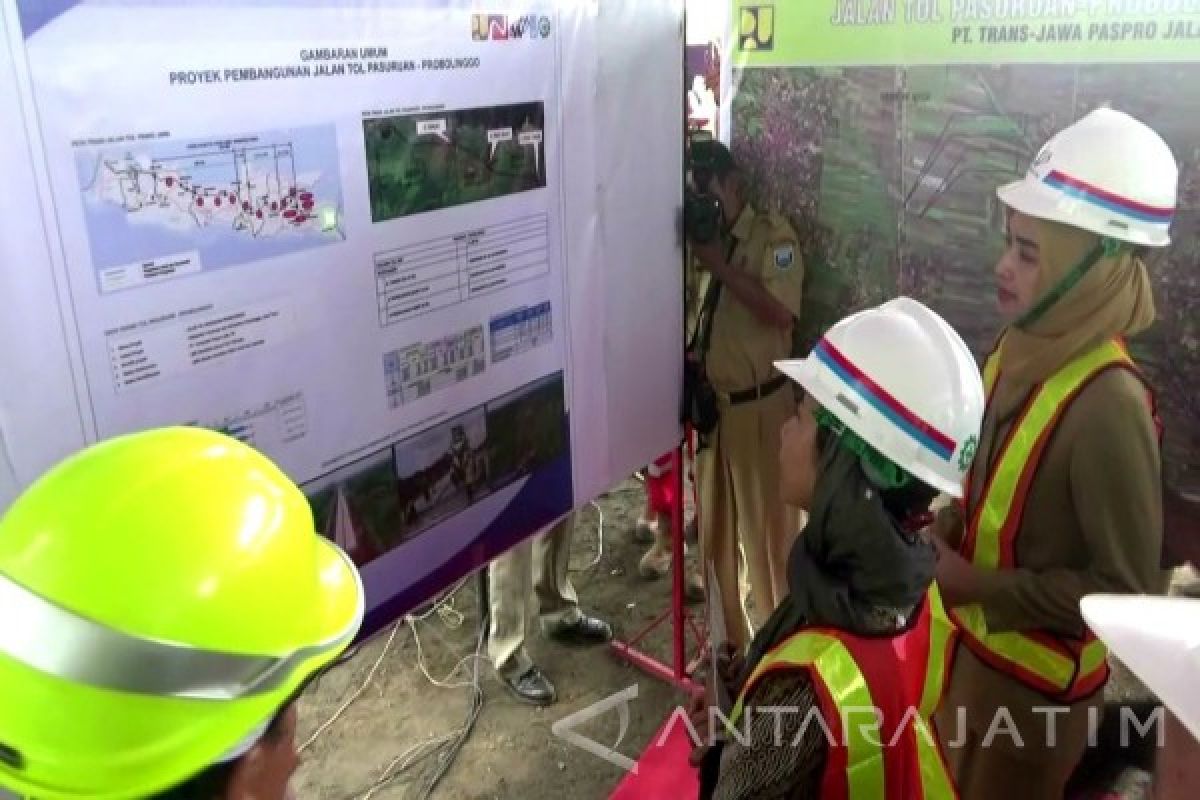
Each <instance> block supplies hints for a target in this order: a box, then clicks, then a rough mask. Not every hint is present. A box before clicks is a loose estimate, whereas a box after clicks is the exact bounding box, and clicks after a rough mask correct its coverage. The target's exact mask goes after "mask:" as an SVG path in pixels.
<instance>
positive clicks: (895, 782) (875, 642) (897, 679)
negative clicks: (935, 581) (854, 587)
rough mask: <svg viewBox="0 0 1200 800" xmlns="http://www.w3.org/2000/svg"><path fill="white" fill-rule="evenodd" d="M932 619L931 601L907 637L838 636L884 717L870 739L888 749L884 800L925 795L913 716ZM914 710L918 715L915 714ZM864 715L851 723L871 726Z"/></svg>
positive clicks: (921, 685) (922, 682)
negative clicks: (873, 738) (875, 740)
mask: <svg viewBox="0 0 1200 800" xmlns="http://www.w3.org/2000/svg"><path fill="white" fill-rule="evenodd" d="M932 619H933V616H932V614H930V613H929V600H928V598H926V600H925V601H924V602H922V604H921V610H920V612H919V614H918V616H917V624H916V625H914V626H913V627H912V628H910V629H909V630H908V631H907V632H906V633H903V634H900V635H898V636H891V637H863V636H853V635H850V634H847V633H841V632H839V633H836V634H834V635H835V636H837V638H838V639H839V640H840V641H841V642H842V644H844V645H845V646H846V649H847V650H849V651H850V655H852V656H853V657H854V663H855V664H857V665H858V669H859V670H860V671H861V672H862V674H863V677H864V678H865V679H866V681H867V687H868V688H869V689H870V690H871V700H872V702H873V703H874V704H875V707H876V708H877V709H879V711H880V712H881V713H882V716H883V722H882V724H881V725H880V726H879V730H878V732H877V734H876V733H874V732H871V733H869V734H868V735H871V736H875V735H877V738H878V740H879V741H880V742H882V744H883V748H882V749H883V770H884V779H885V781H886V784H885V785H886V787H887V793H886V795H885V796H884V800H919V798H921V797H923V796H924V786H923V784H922V782H921V762H920V759H919V757H918V756H917V735H918V734H917V732H916V731H915V730H914V729H913V718H912V715H913V714H915V713H917V711H916V710H917V709H919V708H920V705H921V694H922V692H923V691H924V688H925V673H926V669H927V665H928V664H929V647H930V628H931V624H932ZM910 708H911V709H914V711H912V712H910V711H909V709H910ZM822 711H824V709H822ZM864 716H865V715H863V714H861V713H860V714H858V715H857V718H856V719H852V720H851V724H857V725H863V724H866V721H865V720H864V719H863V717H864ZM839 749H841V748H839ZM843 770H844V767H843ZM841 796H843V797H844V796H845V795H841Z"/></svg>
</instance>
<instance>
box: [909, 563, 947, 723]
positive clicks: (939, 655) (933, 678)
mask: <svg viewBox="0 0 1200 800" xmlns="http://www.w3.org/2000/svg"><path fill="white" fill-rule="evenodd" d="M926 598H927V602H928V603H929V614H930V620H929V666H928V667H927V668H926V670H925V685H924V687H923V688H922V690H921V706H920V708H919V709H918V710H919V711H920V712H921V716H923V717H932V716H933V713H934V712H935V711H937V707H938V706H939V705H940V704H941V701H942V694H943V692H944V691H945V688H946V668H947V666H948V664H947V662H948V661H949V656H950V644H951V640H952V638H953V637H954V623H953V622H951V621H950V617H949V615H948V614H946V607H945V605H943V604H942V595H941V592H939V591H938V588H937V584H936V583H935V584H932V585H930V587H929V592H928V593H927V594H926Z"/></svg>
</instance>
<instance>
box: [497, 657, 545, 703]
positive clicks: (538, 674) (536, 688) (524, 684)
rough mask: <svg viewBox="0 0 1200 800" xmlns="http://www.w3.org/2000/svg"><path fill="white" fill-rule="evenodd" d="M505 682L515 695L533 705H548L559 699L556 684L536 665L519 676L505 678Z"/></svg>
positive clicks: (523, 701)
mask: <svg viewBox="0 0 1200 800" xmlns="http://www.w3.org/2000/svg"><path fill="white" fill-rule="evenodd" d="M503 683H504V685H505V686H506V687H507V688H508V691H509V692H511V693H512V695H513V697H515V698H517V699H518V700H520V701H521V702H522V703H528V704H529V705H531V706H539V707H543V706H548V705H550V704H551V703H553V702H554V701H555V700H557V699H558V694H557V693H556V692H555V691H554V684H553V683H551V682H550V679H549V678H547V677H546V676H545V675H544V674H542V671H541V670H540V669H538V668H537V667H536V666H534V667H530V668H529V669H527V670H526V671H525V672H524V673H523V674H522V675H521V676H520V677H518V678H504V679H503Z"/></svg>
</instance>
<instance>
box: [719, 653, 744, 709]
mask: <svg viewBox="0 0 1200 800" xmlns="http://www.w3.org/2000/svg"><path fill="white" fill-rule="evenodd" d="M745 663H746V659H745V658H744V657H743V655H742V653H741V651H740V650H738V649H737V647H736V646H735V645H734V644H733V642H722V643H721V645H720V646H719V647H718V648H717V673H718V677H719V678H720V679H721V681H722V682H723V683H724V684H725V687H726V688H727V689H728V690H729V696H730V697H735V696H737V693H738V685H737V684H738V679H739V678H740V677H741V676H742V669H743V668H744V666H745Z"/></svg>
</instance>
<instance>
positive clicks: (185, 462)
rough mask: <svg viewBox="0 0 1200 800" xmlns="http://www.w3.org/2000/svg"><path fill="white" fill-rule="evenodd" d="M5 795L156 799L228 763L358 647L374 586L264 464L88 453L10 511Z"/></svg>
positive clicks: (2, 596) (239, 451)
mask: <svg viewBox="0 0 1200 800" xmlns="http://www.w3.org/2000/svg"><path fill="white" fill-rule="evenodd" d="M0 609H2V612H3V619H2V620H0V787H4V788H7V789H9V790H12V791H15V792H17V793H20V794H24V795H30V796H33V797H36V798H38V799H39V800H65V799H66V798H97V799H100V798H112V799H113V800H117V799H118V798H120V799H121V800H125V799H126V798H142V797H146V796H148V795H152V794H154V793H156V792H160V791H162V790H164V789H167V788H169V787H171V786H174V785H176V784H178V783H180V782H182V781H184V780H186V779H187V778H190V777H192V776H193V775H195V774H197V773H199V772H200V771H202V770H204V769H205V768H207V767H208V766H209V765H211V764H214V763H217V762H219V761H221V760H223V759H225V758H227V757H228V756H229V755H230V753H231V752H236V749H237V748H238V746H239V745H244V743H245V741H246V739H247V737H248V736H252V735H253V733H254V732H255V731H256V730H259V729H260V728H261V727H262V726H263V724H264V723H266V722H267V721H268V720H270V719H271V718H272V717H273V716H274V715H275V713H276V712H277V711H278V710H279V708H280V707H281V706H282V705H283V704H284V703H286V702H287V700H289V699H290V698H291V697H292V696H293V695H294V694H295V693H296V692H297V691H298V689H299V688H300V687H302V686H303V684H304V683H305V682H306V681H307V680H308V678H310V677H311V676H312V674H313V673H314V672H316V671H317V670H318V669H320V668H321V667H323V666H325V665H327V664H328V663H330V662H331V661H332V660H333V659H334V658H336V657H337V656H338V654H339V653H341V652H342V651H343V650H344V649H345V647H346V646H347V645H348V644H349V643H350V642H351V640H352V638H353V637H354V635H355V634H356V633H357V631H358V628H359V626H360V624H361V623H362V616H363V590H362V583H361V581H360V580H359V576H358V572H357V571H356V570H355V568H354V566H353V564H351V562H350V560H349V559H348V558H347V557H346V556H345V555H344V554H343V553H342V552H341V551H340V550H339V549H338V548H337V547H336V546H335V545H334V544H333V543H332V542H330V541H328V540H327V539H325V538H323V537H321V536H318V535H317V534H316V532H315V530H314V527H313V520H312V511H311V510H310V508H309V505H308V502H307V500H306V499H305V497H304V495H303V494H301V492H300V490H299V489H298V488H296V486H295V485H294V484H293V483H292V482H291V481H290V480H288V478H287V477H286V476H284V474H283V473H282V472H280V470H279V469H278V468H277V467H276V466H275V465H274V464H273V463H271V461H269V460H268V459H267V458H265V457H264V456H262V455H260V454H259V453H258V452H256V451H255V450H253V449H251V448H250V447H247V446H246V445H244V444H242V443H241V442H238V441H236V440H234V439H230V438H228V437H226V436H222V435H221V434H218V433H213V432H211V431H207V430H203V429H200V428H164V429H160V430H154V431H148V432H144V433H137V434H132V435H129V436H122V437H118V438H115V439H111V440H109V441H106V442H102V443H100V444H98V445H95V446H93V447H91V448H88V449H86V450H84V451H82V452H80V453H78V454H76V455H74V456H72V457H70V458H68V459H67V460H66V461H64V462H62V463H61V464H59V465H58V466H56V467H55V468H53V469H52V470H50V472H48V473H46V474H45V475H44V476H42V478H40V479H39V480H38V481H37V482H36V483H34V484H33V485H32V486H31V487H30V488H29V489H28V491H26V492H25V493H24V494H23V495H22V496H21V497H20V498H18V499H17V501H16V502H15V503H14V504H13V505H12V507H11V508H10V509H9V511H8V513H7V514H6V515H5V516H4V517H3V519H0Z"/></svg>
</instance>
